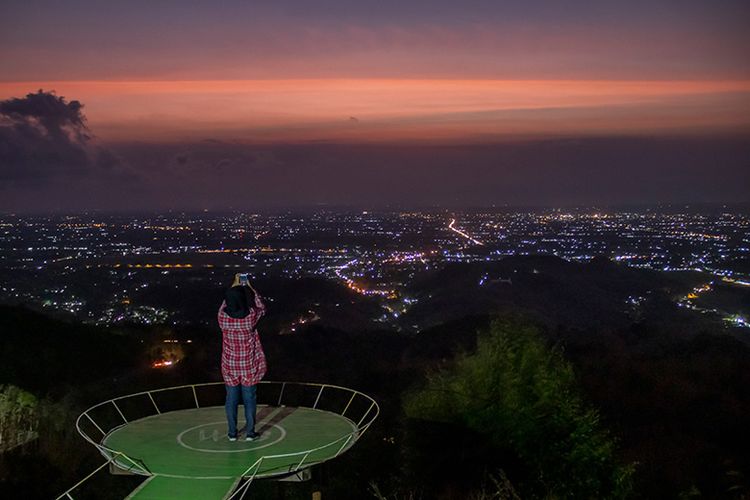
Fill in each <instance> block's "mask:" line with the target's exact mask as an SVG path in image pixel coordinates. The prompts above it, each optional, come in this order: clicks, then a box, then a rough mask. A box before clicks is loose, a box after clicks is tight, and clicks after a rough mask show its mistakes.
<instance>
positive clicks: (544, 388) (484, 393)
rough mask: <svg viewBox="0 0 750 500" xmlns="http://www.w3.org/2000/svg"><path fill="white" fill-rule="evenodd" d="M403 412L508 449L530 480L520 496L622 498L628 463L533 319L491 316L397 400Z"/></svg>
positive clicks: (628, 474) (628, 479)
mask: <svg viewBox="0 0 750 500" xmlns="http://www.w3.org/2000/svg"><path fill="white" fill-rule="evenodd" d="M405 410H406V413H407V415H408V416H409V417H412V418H421V419H429V420H438V421H442V422H447V423H453V424H460V425H462V426H464V427H466V428H468V429H471V430H473V431H475V432H479V433H482V434H484V435H486V436H488V437H489V438H490V439H491V440H492V442H493V443H494V444H496V445H497V446H499V447H502V448H504V449H510V450H513V452H514V453H516V454H517V456H518V458H519V459H520V460H521V461H522V462H523V463H525V464H526V466H528V467H529V468H530V469H531V470H532V471H533V473H534V475H535V477H536V479H535V481H534V484H533V485H531V488H530V490H531V491H526V492H524V493H525V494H526V495H525V496H537V497H543V498H623V497H626V496H627V495H628V494H629V492H630V490H631V477H632V474H633V466H632V465H621V464H620V463H618V461H617V458H616V456H615V452H616V441H615V440H614V438H612V437H611V435H610V434H609V433H608V432H607V431H606V430H605V429H604V428H603V426H602V425H601V422H600V420H599V414H598V412H597V411H596V410H595V409H594V408H592V407H591V406H589V405H587V404H586V403H585V402H584V400H583V398H582V397H581V394H580V391H579V389H578V386H577V382H576V379H575V374H574V373H573V369H572V367H571V365H570V364H569V363H568V362H567V361H565V359H564V358H563V357H562V356H561V354H560V353H559V352H558V351H556V350H554V349H550V348H549V347H548V346H547V345H546V344H545V342H544V341H543V340H542V339H541V337H540V334H539V331H538V330H537V329H536V327H534V326H533V325H531V324H529V323H528V322H525V321H523V320H522V319H520V318H518V317H513V316H509V317H503V318H499V319H497V320H495V321H493V323H492V324H491V327H490V329H489V331H486V332H482V333H480V334H479V337H478V339H477V349H476V352H474V353H472V354H461V355H459V356H458V357H457V359H456V360H455V362H454V363H453V364H452V365H451V366H449V367H448V368H444V369H442V370H440V371H437V372H435V373H433V374H432V375H430V376H429V377H428V381H427V383H426V385H425V387H423V388H421V389H419V390H416V391H413V392H411V393H409V394H408V395H407V397H406V399H405Z"/></svg>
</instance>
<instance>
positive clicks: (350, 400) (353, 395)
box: [341, 392, 357, 417]
mask: <svg viewBox="0 0 750 500" xmlns="http://www.w3.org/2000/svg"><path fill="white" fill-rule="evenodd" d="M356 395H357V393H356V392H353V393H352V397H351V398H349V402H348V403H346V408H344V411H342V412H341V416H342V417H343V416H344V415H345V414H346V410H348V409H349V406H351V404H352V401H354V397H355V396H356Z"/></svg>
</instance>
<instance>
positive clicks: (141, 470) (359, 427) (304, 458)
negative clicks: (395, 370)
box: [57, 380, 380, 500]
mask: <svg viewBox="0 0 750 500" xmlns="http://www.w3.org/2000/svg"><path fill="white" fill-rule="evenodd" d="M260 385H263V386H280V388H279V396H278V399H277V400H276V401H275V403H276V404H275V406H284V405H283V402H284V401H285V400H284V394H285V390H286V389H287V387H302V388H305V390H307V389H308V388H314V389H316V390H317V394H316V397H315V403H314V404H313V405H312V406H305V405H295V406H297V407H299V408H310V409H313V410H317V409H318V405H319V403H320V400H321V396H322V395H323V392H324V391H325V390H326V389H332V390H338V391H344V392H347V393H350V394H351V397H350V398H349V401H348V402H347V404H346V406H345V408H344V410H343V411H342V412H341V413H338V412H332V413H337V414H338V415H340V416H342V417H345V418H347V419H349V420H350V421H351V422H354V420H353V419H352V418H350V417H347V416H346V414H347V412H349V410H350V408H351V407H352V403H353V402H354V401H355V399H356V398H357V397H361V398H365V400H366V401H365V404H367V402H369V403H370V404H369V406H368V407H367V410H366V411H365V412H364V413H362V414H361V415H358V416H359V419H358V421H357V422H356V424H355V429H354V430H353V431H352V432H350V433H348V434H345V435H343V436H341V437H340V438H337V439H336V440H334V441H332V442H330V443H326V444H324V445H322V446H318V447H316V448H311V449H308V450H302V451H298V452H293V453H283V454H276V455H263V456H261V457H260V458H258V459H257V460H256V461H255V462H253V463H252V464H250V465H249V466H248V468H247V469H246V470H245V472H243V474H242V476H241V478H246V481H245V482H244V483H243V484H242V485H241V486H240V487H239V488H237V489H236V490H235V492H234V493H233V494H232V495H231V496H230V497H229V499H230V500H231V499H235V498H237V499H240V500H241V499H242V498H244V496H245V494H246V493H247V491H248V489H249V488H250V484H251V483H252V482H253V480H254V479H256V478H258V477H261V476H259V475H258V473H259V471H260V469H261V465H263V463H264V462H268V461H270V460H274V459H282V458H286V459H292V458H294V459H295V460H293V461H290V465H289V466H288V467H287V469H286V470H280V471H279V472H274V473H273V474H264V475H262V477H272V476H279V475H286V474H294V473H296V472H299V471H300V470H302V469H305V468H308V467H311V466H313V465H315V464H317V463H320V462H322V461H325V460H318V461H308V458H309V457H310V455H311V454H313V453H315V452H318V451H321V450H324V449H328V448H333V447H335V446H338V448H337V449H336V452H335V454H333V456H331V457H329V458H326V460H330V459H331V458H336V457H337V456H339V455H340V454H341V453H343V452H344V451H345V450H346V449H347V446H349V447H350V446H351V445H353V444H354V443H355V442H356V441H357V440H358V439H359V438H360V437H362V435H363V434H364V433H365V432H366V431H367V429H369V428H370V425H371V424H372V423H373V422H374V421H375V419H376V418H377V417H378V415H379V414H380V407H379V406H378V404H377V402H376V401H375V400H374V399H372V398H371V397H370V396H368V395H367V394H364V393H362V392H360V391H357V390H354V389H349V388H347V387H342V386H338V385H332V384H318V383H312V382H275V381H265V380H264V381H261V382H260ZM209 386H224V383H223V382H206V383H202V384H188V385H181V386H176V387H166V388H162V389H154V390H150V391H143V392H137V393H134V394H128V395H126V396H119V397H116V398H112V399H108V400H106V401H103V402H101V403H98V404H95V405H94V406H92V407H90V408H88V409H87V410H86V411H84V412H83V413H81V414H80V415H79V416H78V418H77V419H76V430H77V431H78V433H79V434H80V435H81V436H82V437H83V439H85V440H86V441H88V442H89V443H91V444H92V445H93V446H94V447H96V448H97V449H98V450H99V452H100V453H101V454H102V455H103V456H104V457H105V458H106V459H107V461H106V462H104V463H103V464H102V465H100V466H99V467H97V468H96V469H95V470H94V471H93V472H91V473H90V474H89V475H88V476H86V477H85V478H83V479H82V480H81V481H79V482H78V483H76V484H75V485H74V486H72V487H71V488H69V489H68V490H67V491H65V492H64V493H63V494H61V495H60V496H59V497H57V500H60V499H65V498H67V499H70V500H74V498H73V496H72V495H71V493H72V492H73V491H74V490H75V489H76V488H79V487H80V486H81V485H83V484H84V483H85V482H86V481H88V480H89V479H91V477H93V476H94V475H95V474H96V473H97V472H99V471H100V470H101V469H103V468H104V467H106V466H107V465H109V464H114V465H115V466H117V467H119V468H124V469H125V470H127V471H129V472H132V473H135V474H140V475H143V476H155V475H158V473H153V472H151V471H150V470H149V469H148V467H147V466H146V464H145V463H143V461H142V460H140V459H138V458H134V457H129V456H128V455H126V454H125V453H123V452H121V451H118V450H113V449H112V448H109V447H107V446H105V445H104V444H102V442H103V441H104V438H105V437H106V436H108V435H109V434H110V433H111V432H113V431H114V430H116V429H119V428H120V427H123V426H125V425H128V424H129V423H130V422H131V421H135V420H140V419H141V418H146V417H149V416H153V415H160V414H161V413H162V411H161V409H160V408H159V406H158V405H157V404H156V400H155V399H154V395H155V394H159V393H164V392H171V391H179V390H183V389H188V388H189V389H191V390H192V393H193V402H194V403H195V405H194V406H192V405H190V406H188V407H185V408H178V409H170V410H169V411H180V410H186V409H190V408H201V405H200V401H199V399H198V392H197V391H196V388H197V387H209ZM141 396H147V397H148V399H149V400H150V401H151V403H152V405H153V408H154V410H155V412H156V413H151V414H149V415H144V416H140V417H139V418H138V419H134V420H131V421H129V420H128V419H127V418H126V417H125V414H124V413H123V412H122V410H121V408H120V406H118V404H117V403H118V402H122V401H126V400H128V399H133V398H138V397H141ZM107 405H111V406H112V408H114V410H115V411H116V414H117V415H119V417H120V418H121V419H122V420H123V423H121V424H119V425H111V426H107V425H104V424H102V425H99V424H98V423H97V422H96V420H94V418H93V417H92V415H91V412H92V411H93V410H96V409H98V408H102V407H106V406H107ZM211 406H216V405H211ZM326 411H330V410H326ZM86 421H88V422H90V423H91V424H93V426H94V427H95V428H96V429H97V430H98V431H99V432H100V433H101V434H102V437H101V441H96V440H94V439H92V438H91V437H90V436H89V435H88V434H87V433H86V431H85V430H84V429H83V422H86ZM297 457H300V460H299V462H297V461H296V458H297ZM125 463H127V464H128V465H127V466H125ZM295 464H296V465H295ZM238 495H239V496H238Z"/></svg>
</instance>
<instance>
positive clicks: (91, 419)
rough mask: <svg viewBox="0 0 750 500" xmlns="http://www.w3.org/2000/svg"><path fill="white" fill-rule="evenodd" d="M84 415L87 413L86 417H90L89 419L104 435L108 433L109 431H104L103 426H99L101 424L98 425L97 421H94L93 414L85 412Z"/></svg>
mask: <svg viewBox="0 0 750 500" xmlns="http://www.w3.org/2000/svg"><path fill="white" fill-rule="evenodd" d="M84 415H86V418H88V419H89V421H90V422H91V423H92V424H94V427H96V428H97V429H99V432H101V433H102V435H103V436H106V435H107V433H106V432H104V431H103V430H102V428H101V427H99V425H98V424H97V423H96V422H94V419H93V418H91V415H89V414H88V413H84Z"/></svg>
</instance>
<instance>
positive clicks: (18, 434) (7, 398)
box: [0, 385, 38, 453]
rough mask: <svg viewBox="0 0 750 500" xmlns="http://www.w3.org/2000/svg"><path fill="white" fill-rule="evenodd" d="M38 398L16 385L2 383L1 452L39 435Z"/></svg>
mask: <svg viewBox="0 0 750 500" xmlns="http://www.w3.org/2000/svg"><path fill="white" fill-rule="evenodd" d="M37 406H38V401H37V399H36V398H35V397H34V396H33V395H32V394H30V393H28V392H26V391H24V390H22V389H19V388H18V387H16V386H14V385H0V453H2V452H4V451H7V450H10V449H12V448H15V447H16V446H20V445H22V444H24V443H26V442H28V441H31V440H32V439H34V438H36V437H37V432H36V431H37V424H38V416H37Z"/></svg>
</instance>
